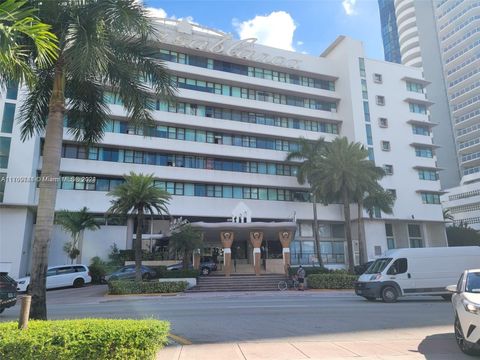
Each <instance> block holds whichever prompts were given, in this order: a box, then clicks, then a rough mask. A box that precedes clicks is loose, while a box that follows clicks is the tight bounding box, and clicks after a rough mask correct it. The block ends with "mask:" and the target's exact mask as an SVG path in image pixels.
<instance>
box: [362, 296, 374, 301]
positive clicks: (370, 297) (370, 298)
mask: <svg viewBox="0 0 480 360" xmlns="http://www.w3.org/2000/svg"><path fill="white" fill-rule="evenodd" d="M364 298H365V299H366V300H368V301H375V300H377V298H376V297H373V296H364Z"/></svg>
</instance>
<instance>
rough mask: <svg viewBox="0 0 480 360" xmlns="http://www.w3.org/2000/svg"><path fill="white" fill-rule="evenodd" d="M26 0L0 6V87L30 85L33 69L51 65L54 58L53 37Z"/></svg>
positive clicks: (55, 42) (33, 78)
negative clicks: (16, 83) (11, 84)
mask: <svg viewBox="0 0 480 360" xmlns="http://www.w3.org/2000/svg"><path fill="white" fill-rule="evenodd" d="M36 13H37V11H36V10H35V9H34V8H32V7H29V6H28V1H26V0H5V1H2V3H0V84H2V85H5V84H8V83H9V82H11V81H13V82H19V83H20V82H26V83H27V84H28V85H33V83H34V81H35V74H34V70H33V68H32V66H31V65H32V63H33V64H35V66H36V67H37V68H45V67H47V66H49V65H51V64H52V62H53V61H54V60H55V59H56V58H57V56H58V46H57V44H58V41H57V37H56V36H55V35H54V34H53V33H51V32H50V31H49V30H50V28H51V26H50V25H47V24H44V23H42V22H41V21H40V20H39V19H38V17H37V16H36Z"/></svg>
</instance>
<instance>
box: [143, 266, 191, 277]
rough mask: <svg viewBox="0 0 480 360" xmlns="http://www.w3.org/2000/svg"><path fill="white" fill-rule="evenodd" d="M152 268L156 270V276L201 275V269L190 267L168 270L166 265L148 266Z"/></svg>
mask: <svg viewBox="0 0 480 360" xmlns="http://www.w3.org/2000/svg"><path fill="white" fill-rule="evenodd" d="M148 267H149V268H150V269H152V270H155V273H156V274H157V275H156V278H175V279H178V278H195V277H197V276H199V275H200V270H195V269H188V270H170V271H168V270H167V267H166V266H148Z"/></svg>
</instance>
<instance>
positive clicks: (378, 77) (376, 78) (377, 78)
mask: <svg viewBox="0 0 480 360" xmlns="http://www.w3.org/2000/svg"><path fill="white" fill-rule="evenodd" d="M373 81H374V82H376V83H377V84H381V83H382V82H383V80H382V74H373Z"/></svg>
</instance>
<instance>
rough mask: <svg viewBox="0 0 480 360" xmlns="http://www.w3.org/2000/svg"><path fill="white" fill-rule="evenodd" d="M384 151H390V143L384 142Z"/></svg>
mask: <svg viewBox="0 0 480 360" xmlns="http://www.w3.org/2000/svg"><path fill="white" fill-rule="evenodd" d="M382 150H383V151H390V141H382Z"/></svg>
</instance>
